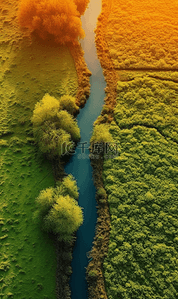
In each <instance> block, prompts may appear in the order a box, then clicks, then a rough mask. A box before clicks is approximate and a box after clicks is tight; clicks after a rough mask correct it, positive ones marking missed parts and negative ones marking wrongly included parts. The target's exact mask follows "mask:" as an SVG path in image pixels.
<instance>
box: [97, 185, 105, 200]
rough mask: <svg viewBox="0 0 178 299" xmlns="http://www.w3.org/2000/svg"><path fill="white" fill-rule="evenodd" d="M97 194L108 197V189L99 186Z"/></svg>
mask: <svg viewBox="0 0 178 299" xmlns="http://www.w3.org/2000/svg"><path fill="white" fill-rule="evenodd" d="M97 195H98V196H99V197H101V198H106V197H107V194H106V191H105V189H104V188H102V187H100V188H98V190H97Z"/></svg>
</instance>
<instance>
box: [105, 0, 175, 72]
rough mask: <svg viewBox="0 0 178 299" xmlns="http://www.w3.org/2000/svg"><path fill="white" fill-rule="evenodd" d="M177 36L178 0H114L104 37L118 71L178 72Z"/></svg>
mask: <svg viewBox="0 0 178 299" xmlns="http://www.w3.org/2000/svg"><path fill="white" fill-rule="evenodd" d="M103 10H104V6H103ZM177 33H178V2H177V1H176V0H172V1H171V2H170V1H169V0H132V1H131V0H130V1H125V0H112V1H111V8H110V14H108V20H107V29H106V32H105V35H106V42H107V44H108V47H109V52H110V55H111V57H112V60H113V63H114V66H115V67H116V68H119V69H130V68H134V69H135V68H155V69H165V68H168V69H178V62H177V61H178V52H177V50H176V47H177V42H178V36H177Z"/></svg>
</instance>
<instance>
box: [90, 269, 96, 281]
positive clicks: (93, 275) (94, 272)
mask: <svg viewBox="0 0 178 299" xmlns="http://www.w3.org/2000/svg"><path fill="white" fill-rule="evenodd" d="M97 276H98V271H97V270H95V269H93V270H90V271H89V272H88V277H89V278H91V279H94V278H96V277H97Z"/></svg>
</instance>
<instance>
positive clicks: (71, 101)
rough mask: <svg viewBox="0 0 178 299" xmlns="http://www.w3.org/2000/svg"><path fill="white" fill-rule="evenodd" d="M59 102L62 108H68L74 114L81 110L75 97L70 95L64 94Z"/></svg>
mask: <svg viewBox="0 0 178 299" xmlns="http://www.w3.org/2000/svg"><path fill="white" fill-rule="evenodd" d="M59 103H60V109H61V110H67V111H68V112H69V113H70V114H72V115H74V114H75V113H76V112H78V110H79V107H78V106H77V104H76V103H75V98H74V97H72V96H70V95H64V96H62V97H61V98H60V99H59Z"/></svg>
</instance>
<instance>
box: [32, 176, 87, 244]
mask: <svg viewBox="0 0 178 299" xmlns="http://www.w3.org/2000/svg"><path fill="white" fill-rule="evenodd" d="M68 184H69V185H68ZM72 195H73V196H74V197H75V198H76V199H77V198H78V195H79V194H78V188H77V184H76V181H75V180H74V178H73V176H72V175H69V176H68V177H66V178H64V179H63V181H62V182H58V184H57V187H56V188H52V187H51V188H47V189H46V190H42V191H41V192H40V194H39V196H38V198H37V199H36V202H37V211H36V212H35V213H34V218H35V219H37V220H39V221H40V222H41V225H42V228H43V229H44V230H46V231H47V232H53V233H55V234H58V236H59V240H64V241H70V239H71V235H72V233H73V232H74V231H76V230H77V229H78V228H79V226H80V225H81V224H82V223H83V213H82V209H81V208H80V207H79V205H78V202H77V201H76V199H75V198H74V197H72Z"/></svg>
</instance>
